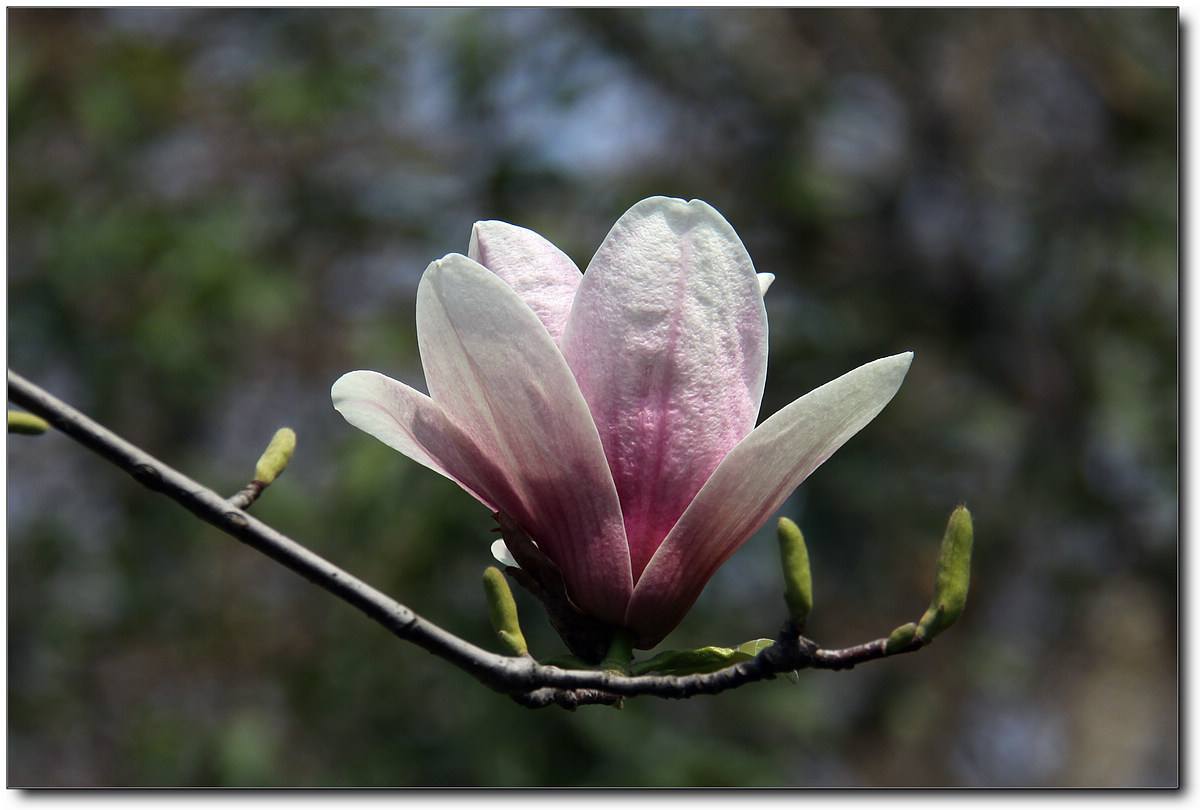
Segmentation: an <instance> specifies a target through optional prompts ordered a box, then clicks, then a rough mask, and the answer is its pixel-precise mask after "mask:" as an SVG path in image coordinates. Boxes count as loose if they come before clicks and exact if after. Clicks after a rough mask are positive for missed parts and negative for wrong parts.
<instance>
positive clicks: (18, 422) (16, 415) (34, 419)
mask: <svg viewBox="0 0 1200 810" xmlns="http://www.w3.org/2000/svg"><path fill="white" fill-rule="evenodd" d="M49 429H50V423H49V422H47V421H46V420H45V419H43V418H42V417H40V416H34V415H33V414H31V413H25V412H24V411H9V412H8V432H9V433H24V434H25V435H26V436H36V435H37V434H39V433H45V432H46V431H47V430H49Z"/></svg>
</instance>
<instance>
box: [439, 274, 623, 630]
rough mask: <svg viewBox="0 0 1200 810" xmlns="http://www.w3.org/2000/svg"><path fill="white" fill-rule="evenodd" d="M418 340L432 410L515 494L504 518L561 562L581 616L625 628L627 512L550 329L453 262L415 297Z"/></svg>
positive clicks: (509, 292) (499, 288)
mask: <svg viewBox="0 0 1200 810" xmlns="http://www.w3.org/2000/svg"><path fill="white" fill-rule="evenodd" d="M417 341H418V344H419V345H420V348H421V361H422V363H423V365H424V367H425V379H426V380H427V382H428V383H429V392H430V394H431V396H432V397H433V400H434V402H436V403H437V404H438V405H439V406H440V407H441V408H442V409H443V410H444V411H445V412H446V414H447V415H448V416H449V417H450V418H451V419H452V420H453V421H454V422H455V423H456V424H458V425H459V426H460V427H462V428H463V429H464V430H465V431H466V432H467V433H468V434H469V435H470V437H471V439H472V441H473V442H474V443H475V445H476V446H478V447H479V448H480V450H482V451H483V453H484V454H485V455H486V456H487V457H488V458H489V459H491V460H492V461H494V462H496V463H497V464H498V465H499V466H500V468H501V469H502V471H503V473H504V476H505V479H506V480H507V481H508V482H509V483H510V484H511V485H512V487H513V489H514V491H515V492H516V494H517V496H518V500H519V505H516V506H510V507H509V511H508V514H509V516H510V517H512V518H513V520H515V521H516V522H517V523H518V524H519V525H520V526H521V528H523V529H524V530H525V531H526V532H527V533H528V534H529V535H530V537H532V538H533V539H534V540H535V541H536V542H537V544H538V545H539V546H540V547H541V548H542V550H543V551H545V552H546V554H547V555H548V556H549V557H550V558H551V559H552V560H553V561H554V562H555V563H556V564H557V565H558V567H559V569H560V570H561V571H562V574H563V578H564V579H565V580H566V582H567V587H568V590H569V593H570V595H571V598H572V599H573V600H574V601H575V602H576V604H577V605H579V607H581V608H582V609H583V610H584V611H585V612H587V613H589V614H591V615H593V616H595V617H597V618H599V619H602V620H605V621H610V622H614V623H619V622H620V621H621V620H622V619H623V618H624V609H625V605H626V603H627V601H628V599H629V595H630V593H631V592H632V589H633V577H632V575H631V573H630V570H629V549H628V546H627V544H626V541H625V529H624V526H623V524H622V521H621V506H620V502H619V501H618V499H617V491H616V487H615V486H614V485H613V480H612V475H611V473H609V470H608V465H607V463H606V462H605V460H604V449H603V447H602V446H601V444H600V437H599V435H598V434H597V432H596V426H595V424H594V423H593V422H592V416H591V414H590V413H589V412H588V408H587V403H586V402H584V399H583V395H582V394H581V393H580V392H579V386H578V385H577V384H576V382H575V378H574V377H573V376H572V375H571V370H570V369H569V368H568V367H567V363H566V361H565V360H564V359H563V356H562V353H561V352H559V350H558V347H557V346H556V345H555V343H554V341H553V340H552V339H551V337H550V334H549V332H547V331H546V329H545V328H544V327H543V326H542V323H541V321H540V320H538V318H537V316H536V315H534V313H533V311H532V310H531V309H530V308H529V307H528V306H526V305H525V304H524V303H523V302H522V301H521V299H520V298H519V297H518V296H517V294H516V293H515V292H514V291H513V289H512V288H511V287H509V286H508V284H506V283H505V282H504V281H502V280H501V279H500V278H499V276H497V275H495V274H493V273H491V272H489V271H488V270H486V269H485V268H484V267H483V266H481V265H479V264H477V263H476V262H474V261H472V260H470V259H468V258H467V257H465V256H460V255H458V254H451V255H449V256H446V257H445V258H444V259H441V260H440V261H436V262H434V263H433V264H431V265H430V266H429V268H428V269H427V270H426V271H425V274H424V276H422V278H421V283H420V285H419V286H418V288H417Z"/></svg>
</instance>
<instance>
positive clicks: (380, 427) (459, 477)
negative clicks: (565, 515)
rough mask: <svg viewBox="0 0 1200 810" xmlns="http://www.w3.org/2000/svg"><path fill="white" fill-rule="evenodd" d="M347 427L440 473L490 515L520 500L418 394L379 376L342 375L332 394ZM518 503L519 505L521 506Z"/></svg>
mask: <svg viewBox="0 0 1200 810" xmlns="http://www.w3.org/2000/svg"><path fill="white" fill-rule="evenodd" d="M330 393H331V395H332V397H333V407H334V408H335V409H336V410H337V411H338V413H340V414H341V415H342V416H343V417H344V418H345V419H346V421H347V422H349V423H350V424H352V425H354V426H355V427H356V428H358V429H359V430H362V431H364V432H366V433H368V434H370V435H371V436H374V437H375V438H376V439H379V441H381V442H383V443H384V444H386V445H387V446H388V447H391V448H392V449H393V450H398V451H399V452H401V453H403V454H404V455H406V456H408V457H409V458H411V459H412V460H413V461H415V462H417V463H418V464H422V465H424V466H426V467H428V468H429V469H431V470H433V471H434V472H437V473H440V474H442V475H444V476H446V477H447V478H449V479H450V480H451V481H454V482H455V483H456V484H458V485H459V486H461V487H462V488H463V489H465V490H466V491H467V492H468V493H470V494H471V495H473V496H474V497H475V498H476V499H477V500H478V501H479V502H480V503H482V504H483V505H484V506H486V507H488V509H489V510H491V511H493V512H494V511H496V510H498V509H505V508H506V506H507V505H508V504H510V503H512V502H513V501H516V500H517V499H516V498H515V496H514V493H513V491H512V488H511V487H509V486H508V483H507V482H506V481H505V479H504V476H503V474H502V473H501V471H500V469H499V467H498V466H497V465H496V464H495V463H493V462H492V461H490V460H489V459H488V458H486V457H485V456H484V455H483V453H482V452H481V451H480V450H479V448H478V447H476V446H475V444H474V443H473V442H472V441H471V439H470V437H468V436H467V434H466V433H464V432H463V431H462V430H461V429H460V428H459V427H458V426H457V425H455V424H454V423H453V422H452V421H451V420H450V419H449V418H448V417H447V416H446V414H445V413H443V412H442V409H441V408H439V407H438V405H437V404H436V403H435V402H434V401H433V400H432V399H430V398H429V397H427V396H425V395H424V394H422V393H421V392H420V391H418V390H416V389H415V388H412V387H410V386H407V385H405V384H404V383H402V382H399V381H398V380H393V379H392V378H391V377H388V376H386V375H383V374H380V373H379V372H377V371H351V372H349V373H348V374H343V375H342V376H341V377H340V378H338V381H337V382H335V383H334V384H333V389H332V390H331V392H330ZM518 503H519V501H518Z"/></svg>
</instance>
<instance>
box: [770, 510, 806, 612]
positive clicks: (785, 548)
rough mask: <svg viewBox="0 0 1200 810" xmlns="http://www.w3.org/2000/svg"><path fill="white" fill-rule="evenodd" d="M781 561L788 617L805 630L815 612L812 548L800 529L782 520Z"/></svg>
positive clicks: (779, 533)
mask: <svg viewBox="0 0 1200 810" xmlns="http://www.w3.org/2000/svg"><path fill="white" fill-rule="evenodd" d="M778 535H779V558H780V562H781V563H782V564H783V583H784V590H783V598H784V600H785V601H786V602H787V606H788V613H789V615H790V616H791V617H792V621H793V622H794V623H795V625H796V626H797V627H801V628H802V627H804V623H805V622H806V621H808V614H809V613H811V612H812V606H813V586H812V571H811V569H810V568H809V565H808V548H806V547H805V545H804V535H803V534H801V532H800V527H799V526H797V525H796V524H795V523H794V522H792V521H791V520H788V519H787V518H780V519H779V529H778Z"/></svg>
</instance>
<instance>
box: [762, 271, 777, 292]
mask: <svg viewBox="0 0 1200 810" xmlns="http://www.w3.org/2000/svg"><path fill="white" fill-rule="evenodd" d="M773 281H775V274H774V273H759V274H758V294H759V295H766V294H767V290H769V289H771V283H772V282H773Z"/></svg>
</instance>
